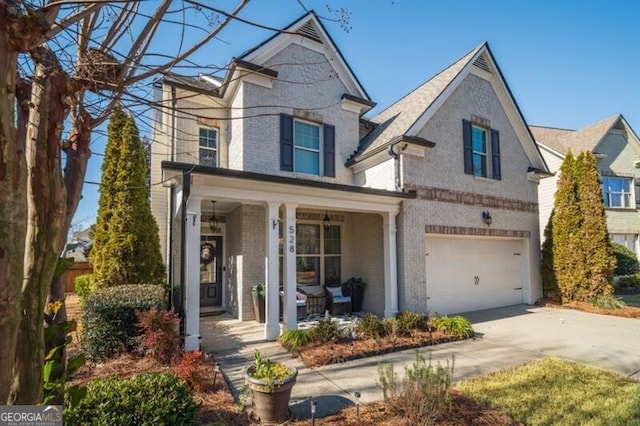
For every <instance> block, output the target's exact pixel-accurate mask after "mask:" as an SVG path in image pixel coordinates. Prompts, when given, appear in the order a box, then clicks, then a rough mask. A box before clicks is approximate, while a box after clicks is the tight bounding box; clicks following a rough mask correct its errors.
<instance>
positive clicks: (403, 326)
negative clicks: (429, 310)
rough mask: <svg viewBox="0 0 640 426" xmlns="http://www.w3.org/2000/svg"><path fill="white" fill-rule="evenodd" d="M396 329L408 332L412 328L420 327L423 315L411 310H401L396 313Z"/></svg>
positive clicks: (422, 323) (422, 322)
mask: <svg viewBox="0 0 640 426" xmlns="http://www.w3.org/2000/svg"><path fill="white" fill-rule="evenodd" d="M396 321H397V322H398V331H399V332H400V333H404V334H410V333H411V332H412V331H413V330H418V329H421V328H422V327H423V325H424V317H423V316H422V315H420V314H416V313H415V312H411V311H402V312H399V313H398V315H396Z"/></svg>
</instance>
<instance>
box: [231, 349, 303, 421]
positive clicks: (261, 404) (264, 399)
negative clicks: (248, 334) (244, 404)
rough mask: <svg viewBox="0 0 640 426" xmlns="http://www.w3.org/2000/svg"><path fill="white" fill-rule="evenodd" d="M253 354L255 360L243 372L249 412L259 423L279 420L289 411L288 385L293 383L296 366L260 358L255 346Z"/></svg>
mask: <svg viewBox="0 0 640 426" xmlns="http://www.w3.org/2000/svg"><path fill="white" fill-rule="evenodd" d="M253 357H254V361H255V362H254V364H253V365H251V366H249V367H248V368H247V369H246V370H245V373H244V378H245V383H246V385H247V388H248V389H249V391H250V392H251V411H250V413H249V415H250V416H251V418H252V419H253V420H258V421H260V422H261V423H281V422H283V421H284V420H286V418H287V415H288V412H289V399H290V398H291V389H292V388H293V385H295V384H296V378H297V377H298V370H297V369H296V368H295V367H287V366H286V365H284V364H281V363H279V362H272V361H271V360H270V359H263V358H262V356H261V355H260V351H259V350H257V349H256V350H255V352H254V353H253Z"/></svg>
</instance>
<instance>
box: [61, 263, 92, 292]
mask: <svg viewBox="0 0 640 426" xmlns="http://www.w3.org/2000/svg"><path fill="white" fill-rule="evenodd" d="M92 272H93V268H92V267H91V264H90V263H89V262H74V264H73V266H71V268H69V269H68V270H67V272H65V273H64V275H63V279H64V285H65V289H66V290H65V291H66V292H67V293H75V292H76V289H75V287H74V285H73V280H75V279H76V277H77V276H78V275H84V274H90V273H92Z"/></svg>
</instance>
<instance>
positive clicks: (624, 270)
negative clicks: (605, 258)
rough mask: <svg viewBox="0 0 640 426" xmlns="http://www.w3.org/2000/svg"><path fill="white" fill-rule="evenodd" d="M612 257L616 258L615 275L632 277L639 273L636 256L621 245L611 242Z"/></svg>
mask: <svg viewBox="0 0 640 426" xmlns="http://www.w3.org/2000/svg"><path fill="white" fill-rule="evenodd" d="M611 248H613V255H614V256H615V257H616V260H617V266H616V270H615V272H614V274H615V275H633V274H636V273H638V271H640V268H639V266H638V258H637V257H636V254H635V253H634V252H632V251H631V250H629V249H628V248H626V247H625V246H623V245H622V244H618V243H615V242H613V241H611Z"/></svg>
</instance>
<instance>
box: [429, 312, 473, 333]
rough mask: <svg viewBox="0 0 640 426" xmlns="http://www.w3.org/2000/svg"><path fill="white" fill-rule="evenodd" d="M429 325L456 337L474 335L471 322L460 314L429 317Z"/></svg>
mask: <svg viewBox="0 0 640 426" xmlns="http://www.w3.org/2000/svg"><path fill="white" fill-rule="evenodd" d="M431 325H433V326H434V327H435V328H436V329H437V330H438V331H441V332H443V333H446V334H450V335H452V336H456V337H463V338H468V337H473V336H474V335H475V332H474V331H473V327H472V326H471V322H470V321H469V320H468V319H466V318H465V317H462V316H460V315H456V316H453V317H448V316H440V315H435V316H434V317H432V318H431Z"/></svg>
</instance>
